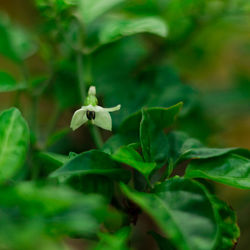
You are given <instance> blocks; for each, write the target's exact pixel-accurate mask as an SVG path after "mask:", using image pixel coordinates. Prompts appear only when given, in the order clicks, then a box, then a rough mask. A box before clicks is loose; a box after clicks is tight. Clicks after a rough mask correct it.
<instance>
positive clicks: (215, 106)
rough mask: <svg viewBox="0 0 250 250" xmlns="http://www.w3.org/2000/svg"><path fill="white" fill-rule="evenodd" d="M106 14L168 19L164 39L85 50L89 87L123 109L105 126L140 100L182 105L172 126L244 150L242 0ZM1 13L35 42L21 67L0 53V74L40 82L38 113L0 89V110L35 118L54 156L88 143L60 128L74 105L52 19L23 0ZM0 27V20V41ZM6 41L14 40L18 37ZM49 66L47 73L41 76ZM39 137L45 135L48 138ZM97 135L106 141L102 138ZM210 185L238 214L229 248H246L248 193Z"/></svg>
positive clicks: (246, 109)
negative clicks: (88, 56)
mask: <svg viewBox="0 0 250 250" xmlns="http://www.w3.org/2000/svg"><path fill="white" fill-rule="evenodd" d="M115 11H116V12H117V13H128V15H131V16H133V15H139V16H140V15H142V16H151V15H154V16H155V15H157V16H160V17H161V18H163V20H164V21H165V22H166V24H167V25H168V36H167V38H166V39H162V38H159V37H156V36H153V35H136V36H132V37H126V38H123V39H121V40H119V41H117V42H114V43H112V44H110V45H107V46H104V47H103V48H101V49H99V50H98V51H97V52H95V53H94V54H93V57H92V58H91V68H92V69H91V71H92V74H91V76H88V81H89V82H93V83H94V84H95V85H96V86H97V90H98V93H100V96H101V99H102V102H103V103H104V104H105V105H106V106H111V105H116V104H117V103H121V104H122V106H123V109H122V110H121V112H120V113H119V114H116V115H114V129H115V128H116V127H117V126H118V125H119V124H120V122H121V121H122V119H123V118H125V117H126V116H127V115H128V114H130V113H132V112H134V111H136V110H138V109H140V108H141V107H143V106H145V105H148V106H170V105H172V104H175V103H176V102H178V101H184V109H183V111H182V114H181V117H180V119H179V120H178V122H177V125H176V126H177V129H181V130H184V131H186V132H188V133H189V134H190V135H191V136H193V137H195V138H198V139H200V140H201V141H202V142H204V143H206V144H207V145H209V146H214V147H244V148H248V149H250V32H249V31H250V3H249V1H245V0H228V1H226V0H211V1H206V0H201V1H200V0H151V1H150V0H131V1H127V4H125V5H123V6H121V7H120V8H118V9H116V10H115ZM0 17H1V18H0V21H1V22H2V21H3V20H6V19H8V22H10V23H11V24H13V25H16V26H17V27H22V28H23V29H24V30H26V32H28V33H29V34H30V36H31V39H32V40H34V44H35V47H34V48H33V50H34V51H33V52H32V54H31V56H28V57H27V59H25V61H24V64H25V67H23V65H21V66H20V64H19V63H16V62H15V60H14V61H13V60H12V59H10V58H8V57H6V56H4V51H1V53H0V54H1V55H0V71H4V72H8V73H9V74H11V75H12V76H13V77H14V78H15V79H17V81H20V82H22V81H23V77H24V76H25V71H26V70H27V69H28V73H27V72H26V73H27V74H29V75H30V76H31V78H32V79H33V80H32V81H33V83H32V84H34V86H35V84H36V83H39V82H41V81H43V80H44V79H49V80H48V82H49V83H48V85H46V86H44V88H45V89H44V92H43V93H44V94H43V96H42V98H40V99H39V100H38V101H36V102H35V103H36V105H37V107H38V108H37V110H38V112H36V113H34V109H33V104H34V102H32V97H27V96H26V95H25V93H22V92H19V93H16V92H4V93H0V100H1V101H0V110H3V109H5V108H8V107H11V106H19V108H20V109H21V110H22V112H23V113H24V115H25V116H26V117H27V119H28V120H29V122H30V123H31V124H32V123H36V124H33V125H34V127H33V128H34V131H35V129H37V131H40V132H39V134H38V135H37V136H38V137H39V140H38V146H40V147H46V148H47V149H49V150H50V151H54V152H60V153H68V152H70V151H74V152H81V151H83V150H87V149H90V148H93V147H94V144H93V142H92V141H91V138H90V135H89V134H88V131H87V130H85V129H84V128H83V129H82V130H81V131H77V132H75V133H74V134H73V133H71V132H70V131H69V130H68V125H69V123H70V119H71V116H72V113H73V111H74V110H75V109H76V108H78V107H79V106H80V105H81V101H80V96H79V93H78V90H77V88H76V85H77V84H76V81H77V77H76V65H75V61H74V60H72V57H71V55H70V52H67V51H68V47H67V44H63V42H62V44H60V46H58V47H59V48H57V47H56V45H55V40H50V39H48V37H49V35H50V32H51V30H50V29H49V28H48V27H49V26H48V25H52V26H53V18H50V20H49V21H48V22H52V24H51V23H49V24H48V23H46V25H47V26H46V25H45V20H46V15H45V16H43V15H41V12H40V11H39V8H38V7H37V6H36V4H35V1H32V0H11V1H6V0H0ZM54 18H55V19H54V22H57V21H56V16H55V17H54ZM1 28H2V26H1V23H0V44H1V40H2V39H3V33H2V34H1V31H3V30H1ZM48 34H49V35H48ZM47 35H48V36H47ZM15 39H17V42H18V36H17V37H16V38H15ZM59 40H60V39H59ZM2 41H3V40H2ZM55 47H56V48H55ZM53 53H54V54H53ZM51 64H53V65H55V66H54V68H55V71H54V73H53V77H51V78H49V77H50V74H51V72H50V70H51ZM86 74H88V72H87V73H86ZM34 117H36V119H34ZM51 117H52V118H51ZM34 120H35V121H34ZM58 131H59V132H58ZM55 132H57V134H56V133H55ZM34 133H35V132H34ZM53 133H54V134H53ZM48 134H49V135H53V136H51V137H50V140H49V141H48V140H47V137H46V136H47V135H48ZM103 136H104V137H105V138H108V137H109V136H110V134H109V133H104V134H103ZM46 140H47V141H46ZM45 141H46V143H45ZM44 144H46V145H44ZM215 189H216V192H217V194H218V195H219V197H220V198H221V199H223V200H224V201H226V202H228V203H229V204H230V205H231V206H232V207H233V208H234V209H235V211H236V212H237V215H238V222H239V225H240V228H241V238H240V241H239V244H238V246H237V248H236V249H238V250H246V249H249V243H250V239H249V235H250V217H249V213H250V192H249V191H242V190H238V189H234V188H229V187H226V186H224V185H216V186H215Z"/></svg>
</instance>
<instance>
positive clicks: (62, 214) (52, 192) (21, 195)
mask: <svg viewBox="0 0 250 250" xmlns="http://www.w3.org/2000/svg"><path fill="white" fill-rule="evenodd" d="M17 211H18V212H17ZM0 212H1V214H6V215H8V216H10V220H11V222H12V223H13V226H15V227H17V228H18V226H21V225H23V223H24V224H25V225H29V226H33V229H34V226H35V224H36V223H38V225H37V226H38V227H36V229H37V233H38V235H37V236H38V237H40V236H41V235H43V234H46V235H47V236H50V237H53V238H54V240H57V238H56V236H57V235H61V234H65V233H78V234H86V235H93V234H94V233H96V231H97V230H98V227H99V222H101V221H103V220H104V218H105V217H106V215H107V210H106V202H105V201H104V199H102V197H101V196H98V195H91V194H89V195H83V194H81V193H78V192H76V191H74V190H72V189H70V188H68V187H65V186H60V187H59V186H52V185H48V184H47V185H46V186H43V185H41V184H40V185H39V184H35V183H31V182H23V183H20V184H18V185H16V186H12V187H4V188H2V189H1V191H0ZM13 215H15V216H13ZM83 221H84V223H83ZM10 232H11V231H10ZM10 232H9V233H10ZM17 234H18V233H17ZM1 236H2V232H1V230H0V237H1ZM13 237H14V238H16V237H15V236H14V235H13ZM13 237H12V239H13ZM28 242H29V241H27V243H28ZM27 243H26V244H27Z"/></svg>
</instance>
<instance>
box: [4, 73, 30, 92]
mask: <svg viewBox="0 0 250 250" xmlns="http://www.w3.org/2000/svg"><path fill="white" fill-rule="evenodd" d="M24 87H25V86H24V85H22V84H18V83H17V82H16V80H15V79H14V78H13V77H12V76H11V75H9V74H8V73H6V72H0V92H8V91H15V90H18V89H23V88H24Z"/></svg>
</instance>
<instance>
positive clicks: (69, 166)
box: [51, 150, 130, 182]
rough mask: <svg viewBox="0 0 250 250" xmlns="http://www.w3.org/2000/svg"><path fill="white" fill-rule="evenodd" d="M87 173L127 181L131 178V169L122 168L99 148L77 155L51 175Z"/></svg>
mask: <svg viewBox="0 0 250 250" xmlns="http://www.w3.org/2000/svg"><path fill="white" fill-rule="evenodd" d="M87 174H99V175H104V176H107V177H109V178H111V179H115V180H121V181H125V182H127V181H128V180H129V178H130V173H129V171H127V170H125V169H122V168H120V167H119V166H118V165H117V164H116V162H115V161H113V160H112V159H111V157H110V156H109V155H108V154H106V153H104V152H102V151H99V150H90V151H87V152H84V153H82V154H79V155H77V156H75V157H74V158H73V159H71V160H69V161H67V162H66V163H65V164H64V165H63V166H62V167H61V168H59V169H57V170H56V171H55V172H53V173H52V174H51V177H58V176H65V177H70V176H73V175H87Z"/></svg>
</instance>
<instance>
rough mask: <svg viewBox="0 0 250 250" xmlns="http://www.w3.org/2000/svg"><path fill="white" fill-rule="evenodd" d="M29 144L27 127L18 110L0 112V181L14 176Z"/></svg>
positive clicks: (21, 163) (20, 165) (22, 161)
mask: <svg viewBox="0 0 250 250" xmlns="http://www.w3.org/2000/svg"><path fill="white" fill-rule="evenodd" d="M28 144H29V128H28V125H27V123H26V121H25V120H24V118H23V117H22V115H21V113H20V111H19V110H18V109H16V108H11V109H8V110H5V111H3V112H2V113H1V114H0V182H3V181H5V180H7V179H9V178H12V177H14V176H15V174H16V173H17V172H18V170H19V169H20V168H21V167H22V165H23V163H24V161H25V158H26V153H27V149H28Z"/></svg>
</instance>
